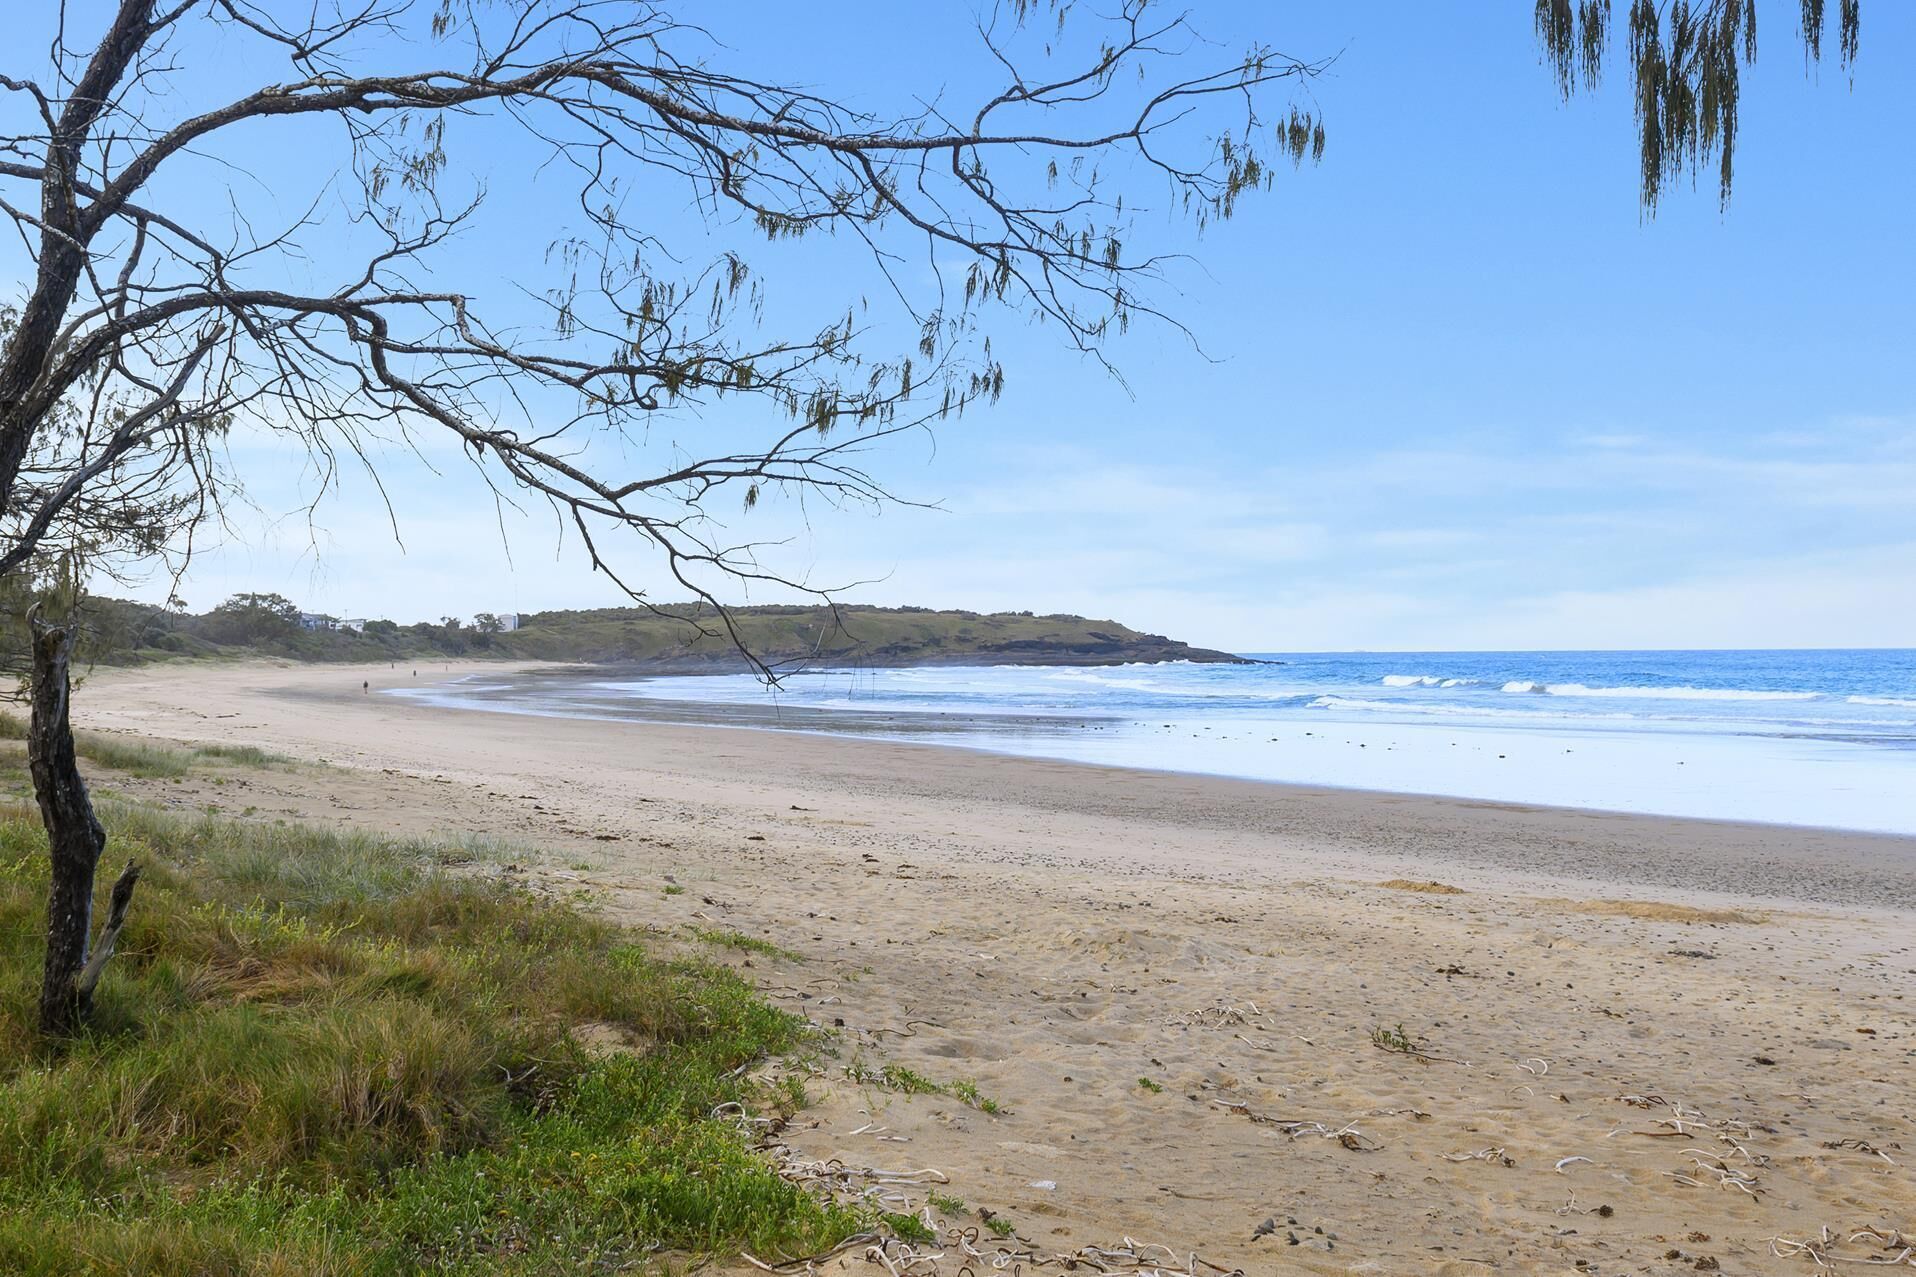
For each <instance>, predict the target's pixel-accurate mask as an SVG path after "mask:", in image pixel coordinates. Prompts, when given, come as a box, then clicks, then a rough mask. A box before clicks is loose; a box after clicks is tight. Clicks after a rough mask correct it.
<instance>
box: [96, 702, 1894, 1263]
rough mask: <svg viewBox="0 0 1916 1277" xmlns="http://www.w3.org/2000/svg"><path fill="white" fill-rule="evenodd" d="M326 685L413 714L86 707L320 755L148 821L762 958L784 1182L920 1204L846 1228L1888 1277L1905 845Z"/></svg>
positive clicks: (1241, 1254) (111, 722) (153, 787)
mask: <svg viewBox="0 0 1916 1277" xmlns="http://www.w3.org/2000/svg"><path fill="white" fill-rule="evenodd" d="M486 668H488V669H489V670H492V671H495V672H497V671H498V669H499V667H497V666H488V667H486ZM456 672H458V671H456V670H450V669H448V670H430V671H429V670H426V669H421V670H420V671H419V674H418V676H417V677H418V678H420V679H427V678H431V677H444V676H446V675H447V674H451V673H456ZM362 679H370V680H371V681H372V682H373V685H374V687H375V688H378V687H381V686H389V685H393V684H395V683H403V684H408V685H410V684H411V683H412V682H413V679H414V676H413V675H412V674H411V672H410V671H409V670H407V669H400V670H391V669H388V668H386V667H383V666H382V667H380V668H379V669H377V670H349V669H337V668H334V669H315V668H312V667H289V668H279V667H268V666H248V667H239V668H225V669H194V670H186V671H181V670H145V671H118V672H111V673H107V674H103V675H100V676H98V677H96V678H95V679H94V680H93V681H92V682H91V683H90V684H89V685H88V686H86V687H85V688H84V689H83V690H82V692H81V694H80V697H79V703H78V710H79V714H80V716H81V717H82V719H83V720H84V721H86V722H87V723H88V724H90V725H92V726H95V727H99V728H105V729H110V730H125V731H134V732H140V733H144V734H150V735H155V736H160V737H164V738H169V739H191V740H235V741H242V742H248V743H254V744H259V745H262V746H265V747H267V748H272V749H278V750H283V751H285V752H288V753H292V754H295V755H297V756H300V757H303V758H309V759H325V760H327V761H329V762H331V763H332V764H335V766H334V767H333V768H329V769H318V768H311V769H304V770H299V771H291V772H279V771H261V772H258V773H249V774H246V775H243V776H239V777H238V778H237V779H236V780H233V781H232V782H231V783H229V784H228V785H227V786H224V787H222V788H220V789H217V790H215V789H213V788H211V787H210V786H208V785H204V784H202V783H201V782H197V781H191V780H189V781H187V782H185V783H182V784H167V783H159V782H156V783H152V784H150V785H147V786H145V792H147V793H149V794H150V795H152V796H155V797H158V798H161V799H162V800H164V801H168V802H172V803H175V804H179V805H182V806H199V805H204V804H208V803H217V804H219V805H221V806H222V807H223V808H224V809H226V810H229V811H235V812H237V811H241V810H243V809H246V808H250V809H252V811H253V813H254V814H255V815H257V816H260V817H285V818H293V817H298V818H315V819H332V820H341V821H346V822H350V823H355V824H361V825H364V826H367V827H370V828H375V829H384V830H407V831H416V830H433V831H466V832H477V833H487V834H492V835H496V836H499V837H503V838H507V839H512V840H517V841H523V842H525V843H527V844H530V845H534V846H537V847H538V848H540V849H542V852H543V854H542V855H541V856H540V857H539V858H538V859H537V860H536V862H533V863H530V864H528V866H527V868H528V870H529V872H530V873H531V874H533V875H535V876H538V877H540V878H542V879H543V880H544V881H546V882H549V883H552V884H555V885H558V886H561V887H563V888H565V889H568V890H570V889H574V888H581V887H582V888H585V889H588V890H590V891H591V892H593V893H595V894H596V895H597V897H598V898H599V899H601V900H602V901H603V902H604V906H605V907H606V908H607V909H608V910H610V911H612V912H613V913H615V914H616V915H618V916H620V917H622V918H624V919H627V920H629V921H631V922H633V923H634V924H637V925H641V926H646V927H651V928H656V929H658V930H659V931H661V932H662V933H665V934H667V935H670V936H675V937H681V938H684V939H685V940H686V941H687V942H688V943H697V941H696V940H694V939H693V936H694V933H696V932H700V931H704V932H708V933H737V934H739V935H742V936H746V937H752V938H757V939H763V940H765V941H768V942H770V943H771V944H772V945H774V946H776V947H777V949H778V950H782V951H783V952H782V953H778V952H764V951H753V950H745V949H724V950H720V952H721V953H722V954H724V955H725V956H726V957H727V959H728V960H730V961H733V962H735V963H737V964H740V965H741V966H744V965H749V968H750V970H749V974H751V975H752V976H753V977H754V978H755V979H756V980H757V981H758V982H759V983H760V985H761V986H762V987H763V988H765V989H766V991H767V992H768V993H769V994H770V995H771V996H773V997H775V998H778V999H780V1000H781V1001H782V1002H783V1003H785V1004H786V1005H789V1006H791V1007H792V1008H793V1009H794V1010H797V1011H800V1012H802V1013H804V1014H806V1015H809V1016H810V1017H812V1018H813V1019H815V1020H816V1021H818V1022H819V1023H820V1024H822V1025H824V1026H826V1027H832V1028H836V1029H838V1030H839V1033H840V1038H839V1042H838V1046H837V1047H836V1051H835V1054H828V1055H823V1056H821V1057H819V1059H817V1060H816V1061H813V1062H811V1063H810V1066H809V1067H808V1068H806V1071H807V1073H808V1078H807V1085H808V1089H809V1091H810V1093H811V1095H812V1096H813V1097H814V1101H815V1102H814V1104H813V1106H812V1107H811V1108H810V1109H808V1110H806V1111H805V1112H804V1113H803V1114H801V1115H800V1117H799V1119H798V1120H797V1121H796V1122H795V1123H794V1124H793V1125H792V1126H791V1127H790V1128H789V1129H787V1130H786V1131H785V1132H783V1134H782V1137H781V1138H782V1139H783V1140H784V1141H785V1143H786V1145H787V1148H788V1155H789V1156H790V1157H792V1158H794V1159H799V1160H811V1161H822V1160H824V1159H830V1158H837V1159H841V1160H842V1162H843V1163H844V1164H845V1165H846V1166H848V1167H850V1168H853V1169H859V1168H874V1169H878V1170H887V1171H935V1172H936V1175H935V1176H919V1177H911V1176H907V1177H905V1179H906V1180H910V1179H912V1178H920V1179H938V1180H943V1181H948V1182H938V1183H935V1184H927V1183H910V1182H900V1181H896V1180H887V1181H885V1182H886V1183H888V1184H890V1187H889V1188H887V1189H885V1190H884V1191H887V1192H889V1193H892V1194H894V1195H895V1198H896V1200H895V1203H894V1205H895V1206H896V1207H897V1208H901V1209H902V1208H907V1207H909V1208H911V1209H917V1208H919V1207H922V1206H923V1205H925V1203H926V1202H927V1200H928V1195H929V1193H930V1192H931V1191H933V1189H935V1190H936V1191H937V1192H938V1193H940V1194H941V1195H945V1196H947V1197H949V1198H955V1199H962V1200H963V1201H964V1202H965V1203H966V1205H965V1208H964V1210H963V1211H962V1212H961V1211H959V1210H957V1209H956V1208H955V1207H951V1206H950V1205H949V1203H947V1205H946V1206H945V1207H944V1208H943V1209H942V1210H940V1211H938V1212H935V1217H937V1218H939V1219H941V1221H948V1222H951V1223H954V1224H959V1223H962V1224H964V1225H965V1226H968V1227H971V1228H974V1229H977V1230H978V1231H977V1233H976V1238H977V1240H976V1245H977V1246H978V1247H979V1248H981V1249H986V1250H989V1249H990V1248H991V1247H993V1246H997V1245H1000V1244H1006V1245H1012V1244H1016V1243H1015V1242H1005V1243H1000V1242H999V1241H998V1240H997V1239H996V1238H994V1237H993V1236H992V1234H991V1233H990V1232H989V1231H988V1229H987V1228H986V1227H985V1221H984V1220H983V1219H982V1218H981V1217H980V1216H979V1215H978V1214H977V1211H978V1209H979V1208H980V1207H982V1208H985V1209H986V1210H988V1211H990V1212H993V1213H994V1214H993V1217H994V1219H995V1220H997V1221H999V1222H1000V1223H999V1226H1000V1227H1001V1228H1008V1229H1010V1230H1011V1231H1012V1234H1013V1235H1014V1237H1015V1238H1018V1239H1023V1240H1024V1241H1026V1242H1029V1243H1030V1245H1031V1247H1032V1248H1033V1249H1035V1250H1036V1251H1039V1252H1043V1253H1046V1254H1053V1253H1060V1252H1071V1251H1073V1250H1076V1249H1077V1248H1079V1247H1083V1246H1089V1245H1103V1246H1116V1245H1119V1244H1120V1243H1121V1239H1123V1238H1125V1237H1127V1236H1129V1237H1131V1238H1135V1239H1137V1240H1139V1241H1145V1242H1152V1243H1160V1244H1162V1245H1165V1246H1167V1247H1169V1248H1171V1250H1172V1251H1174V1252H1176V1253H1177V1254H1178V1255H1180V1256H1184V1255H1188V1254H1189V1253H1190V1252H1193V1251H1195V1252H1196V1253H1197V1254H1198V1255H1199V1256H1201V1257H1202V1258H1203V1259H1204V1260H1206V1261H1208V1262H1210V1263H1214V1264H1217V1265H1221V1266H1222V1267H1223V1268H1224V1269H1225V1270H1227V1271H1228V1270H1230V1269H1234V1268H1242V1269H1243V1270H1244V1271H1245V1272H1250V1273H1255V1272H1291V1271H1297V1272H1382V1273H1400V1272H1401V1273H1466V1272H1489V1271H1517V1272H1532V1271H1541V1272H1566V1273H1568V1272H1602V1273H1639V1272H1653V1273H1654V1272H1695V1271H1716V1270H1719V1269H1720V1270H1721V1271H1725V1272H1779V1273H1795V1272H1804V1273H1808V1272H1814V1271H1817V1261H1816V1259H1815V1258H1813V1257H1812V1256H1811V1255H1810V1254H1808V1253H1807V1252H1804V1251H1802V1250H1800V1249H1799V1245H1800V1244H1802V1243H1813V1244H1814V1245H1815V1247H1816V1250H1817V1252H1818V1253H1819V1254H1820V1255H1822V1256H1823V1257H1824V1258H1825V1259H1826V1260H1828V1261H1830V1262H1835V1261H1837V1260H1842V1259H1847V1260H1862V1259H1875V1260H1879V1261H1880V1260H1886V1259H1892V1258H1894V1257H1895V1256H1896V1255H1897V1253H1898V1251H1899V1250H1900V1247H1901V1245H1902V1244H1903V1243H1902V1242H1900V1241H1898V1242H1895V1243H1894V1244H1888V1245H1886V1242H1887V1239H1889V1238H1891V1237H1893V1236H1895V1234H1896V1230H1898V1229H1902V1230H1912V1229H1916V1182H1913V1181H1912V1178H1911V1172H1910V1169H1909V1165H1908V1163H1909V1161H1910V1158H1911V1157H1912V1156H1916V1116H1913V1105H1916V1101H1913V1100H1912V1098H1911V1097H1912V1095H1916V1007H1913V1006H1912V1005H1911V1003H1910V1001H1909V1000H1908V995H1909V994H1910V992H1911V990H1912V989H1916V916H1913V915H1912V914H1911V913H1910V912H1907V910H1908V909H1910V908H1911V906H1913V905H1916V840H1907V839H1895V838H1880V837H1868V836H1855V835H1845V834H1835V833H1827V832H1818V831H1800V830H1783V829H1764V828H1758V827H1750V826H1736V825H1722V824H1702V823H1686V822H1681V821H1671V820H1661V819H1653V818H1643V817H1622V816H1609V815H1601V814H1595V813H1578V812H1558V811H1549V810H1543V809H1535V808H1531V809H1524V810H1516V809H1504V808H1499V807H1496V806H1494V805H1490V804H1483V803H1469V804H1466V803H1452V802H1445V801H1443V800H1436V799H1421V798H1406V797H1402V796H1384V795H1364V794H1354V793H1347V792H1336V791H1310V790H1299V789H1287V788H1283V787H1277V786H1260V785H1254V784H1242V783H1236V782H1228V781H1217V780H1209V779H1204V778H1197V777H1183V776H1170V775H1161V774H1154V773H1147V772H1135V771H1127V770H1122V769H1098V768H1088V767H1079V766H1072V765H1066V764H1061V763H1047V762H1042V761H1037V762H1034V761H1030V760H1015V759H1003V758H995V757H991V756H985V755H976V754H970V753H966V752H962V751H955V750H951V751H947V750H940V749H937V748H934V747H924V746H904V745H891V744H885V743H879V742H872V741H846V740H839V739H833V738H826V737H818V736H803V735H790V734H784V735H781V734H775V733H764V732H749V731H728V730H725V729H720V728H709V727H706V728H698V727H672V726H659V725H653V724H639V725H634V724H607V723H590V722H574V721H567V720H557V719H541V718H529V717H516V716H505V715H485V714H471V713H467V714H461V713H459V712H456V711H441V710H433V709H427V708H423V707H420V706H417V705H411V704H406V703H403V702H400V701H396V700H394V699H393V698H388V697H380V696H375V695H371V694H368V693H366V692H362V690H361V687H360V684H361V680H362ZM1446 886H1447V887H1453V888H1455V889H1456V890H1454V891H1443V890H1437V889H1435V888H1438V887H1446ZM668 887H676V888H683V890H679V891H668V890H667V888H668ZM887 1066H893V1072H892V1073H891V1074H890V1075H889V1076H888V1075H887V1074H886V1072H885V1070H886V1067H887ZM789 1067H794V1068H799V1067H805V1066H803V1065H799V1064H794V1065H791V1066H789ZM898 1068H903V1069H908V1070H910V1071H911V1075H910V1076H908V1075H906V1074H901V1073H898V1072H897V1071H896V1070H897V1069H898ZM911 1076H915V1077H917V1078H922V1079H923V1080H925V1081H927V1082H929V1083H932V1084H936V1085H938V1086H939V1087H940V1088H941V1091H942V1093H927V1094H911V1093H909V1092H910V1091H911V1090H912V1089H913V1084H912V1081H911ZM958 1082H964V1083H971V1084H975V1087H976V1092H975V1093H971V1092H968V1091H964V1090H963V1088H959V1087H954V1086H953V1085H952V1084H953V1083H958ZM967 1096H969V1102H967ZM987 1101H989V1102H990V1104H989V1107H996V1108H997V1109H998V1110H999V1111H998V1112H996V1113H992V1112H987V1111H985V1109H984V1108H983V1107H980V1106H981V1105H984V1104H985V1103H986V1102H987ZM857 1182H859V1183H864V1184H870V1183H871V1182H872V1181H869V1180H860V1181H857ZM1267 1222H1268V1223H1271V1224H1273V1225H1274V1227H1273V1228H1271V1229H1263V1228H1261V1226H1262V1225H1265V1224H1266V1223H1267ZM1866 1229H1874V1230H1877V1235H1874V1236H1873V1235H1871V1234H1869V1233H1866V1232H1864V1231H1863V1230H1866ZM1825 1230H1827V1234H1826V1232H1825ZM1826 1236H1827V1237H1829V1238H1830V1239H1832V1240H1830V1241H1829V1242H1827V1243H1825V1241H1824V1240H1823V1239H1824V1238H1825V1237H1826ZM945 1249H946V1250H947V1252H948V1253H947V1254H946V1258H945V1259H943V1260H941V1261H940V1262H939V1264H938V1265H935V1266H932V1267H935V1270H936V1271H937V1272H940V1273H956V1272H957V1271H958V1270H959V1266H960V1263H959V1260H960V1258H961V1257H960V1256H958V1255H957V1253H956V1252H955V1251H952V1250H951V1249H950V1246H949V1244H948V1243H947V1244H946V1246H945ZM1182 1262H1183V1261H1182V1260H1180V1263H1182ZM840 1264H843V1265H844V1266H846V1267H847V1268H849V1269H854V1270H856V1269H860V1268H862V1267H863V1264H864V1261H862V1260H861V1259H860V1258H859V1257H858V1255H857V1254H856V1253H853V1254H850V1255H848V1256H846V1257H844V1258H843V1259H841V1260H835V1261H833V1266H837V1265H840ZM1839 1266H1841V1265H1839ZM975 1269H976V1270H977V1271H983V1266H982V1265H977V1266H975ZM874 1271H876V1270H874ZM918 1271H931V1268H921V1269H919V1270H918Z"/></svg>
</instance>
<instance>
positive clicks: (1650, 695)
mask: <svg viewBox="0 0 1916 1277" xmlns="http://www.w3.org/2000/svg"><path fill="white" fill-rule="evenodd" d="M1503 690H1504V691H1506V692H1513V693H1518V694H1524V695H1534V696H1593V697H1610V698H1615V699H1629V700H1646V701H1813V700H1816V699H1818V698H1819V697H1821V696H1822V693H1821V692H1785V691H1763V690H1757V689H1747V688H1732V687H1588V686H1585V685H1584V684H1582V683H1534V682H1531V681H1529V680H1527V679H1516V680H1513V681H1511V682H1508V683H1505V684H1504V685H1503ZM1850 700H1851V701H1852V702H1855V701H1856V698H1855V697H1851V698H1850ZM1857 703H1867V702H1857Z"/></svg>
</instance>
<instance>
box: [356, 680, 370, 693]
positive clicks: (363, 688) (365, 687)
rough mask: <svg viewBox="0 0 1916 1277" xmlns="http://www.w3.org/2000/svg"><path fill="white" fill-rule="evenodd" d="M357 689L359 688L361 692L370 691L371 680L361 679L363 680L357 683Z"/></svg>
mask: <svg viewBox="0 0 1916 1277" xmlns="http://www.w3.org/2000/svg"><path fill="white" fill-rule="evenodd" d="M359 690H360V691H362V692H370V691H372V690H373V681H372V680H371V679H365V680H363V681H362V682H361V683H360V684H359Z"/></svg>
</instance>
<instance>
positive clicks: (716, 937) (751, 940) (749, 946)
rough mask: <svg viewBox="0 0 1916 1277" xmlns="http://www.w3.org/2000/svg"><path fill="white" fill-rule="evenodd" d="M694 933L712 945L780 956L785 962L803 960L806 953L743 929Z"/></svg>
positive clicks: (771, 956)
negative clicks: (797, 951) (760, 937)
mask: <svg viewBox="0 0 1916 1277" xmlns="http://www.w3.org/2000/svg"><path fill="white" fill-rule="evenodd" d="M693 934H695V935H697V936H698V938H699V939H701V940H703V941H704V942H705V943H707V944H710V945H717V946H718V947H719V948H721V949H738V950H740V951H741V952H744V953H756V954H759V955H760V956H761V957H766V958H778V959H781V960H782V961H785V962H803V961H805V955H804V954H802V953H794V952H792V951H791V950H790V949H783V948H780V947H779V946H778V945H775V944H773V943H772V942H771V941H770V940H761V939H759V938H758V937H757V936H748V935H746V934H745V933H744V932H743V931H711V930H703V929H701V930H699V931H696V932H694V933H693Z"/></svg>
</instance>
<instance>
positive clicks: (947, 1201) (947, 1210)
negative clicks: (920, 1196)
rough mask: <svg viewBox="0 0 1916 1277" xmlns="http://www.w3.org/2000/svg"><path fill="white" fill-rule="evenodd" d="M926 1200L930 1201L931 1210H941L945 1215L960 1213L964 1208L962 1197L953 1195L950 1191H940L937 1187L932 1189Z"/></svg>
mask: <svg viewBox="0 0 1916 1277" xmlns="http://www.w3.org/2000/svg"><path fill="white" fill-rule="evenodd" d="M926 1200H927V1201H929V1202H930V1203H931V1208H932V1209H933V1210H935V1211H941V1212H943V1213H944V1214H946V1215H962V1214H963V1213H964V1210H965V1199H964V1198H962V1197H953V1196H952V1195H951V1194H950V1193H941V1192H939V1191H938V1190H937V1189H933V1190H932V1191H931V1194H930V1196H929V1197H928V1198H927V1199H926Z"/></svg>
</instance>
